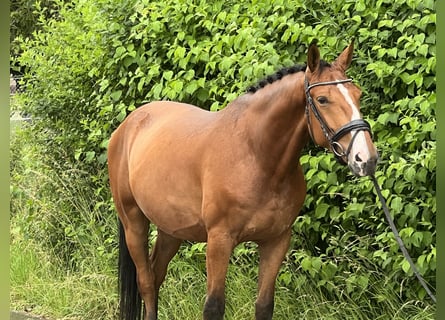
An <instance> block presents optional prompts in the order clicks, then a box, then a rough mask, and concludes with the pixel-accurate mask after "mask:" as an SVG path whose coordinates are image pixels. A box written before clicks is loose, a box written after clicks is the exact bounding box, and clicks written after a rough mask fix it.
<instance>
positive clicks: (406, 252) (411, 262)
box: [370, 175, 436, 303]
mask: <svg viewBox="0 0 445 320" xmlns="http://www.w3.org/2000/svg"><path fill="white" fill-rule="evenodd" d="M370 177H371V180H372V182H373V183H374V187H375V190H376V191H377V195H378V197H379V199H380V202H381V203H382V207H383V211H384V212H385V217H386V220H387V221H388V224H389V226H390V227H391V230H392V232H393V233H394V237H395V238H396V240H397V243H398V244H399V247H400V250H402V253H403V256H404V257H405V259H406V260H407V261H408V263H409V265H410V267H411V269H412V270H413V271H414V274H415V275H416V277H417V279H418V280H419V282H420V284H421V285H422V287H423V288H424V289H425V291H426V292H427V293H428V295H429V296H430V298H431V300H433V301H434V303H436V296H435V295H434V294H433V293H432V292H431V290H430V288H428V286H427V284H426V282H425V280H424V279H423V277H422V276H421V275H420V273H419V271H418V270H417V268H416V265H415V264H414V262H413V259H411V256H410V255H409V253H408V250H406V247H405V245H404V244H403V241H402V239H401V238H400V235H399V232H398V231H397V228H396V225H395V224H394V221H393V220H392V218H391V215H390V214H389V209H388V206H387V205H386V201H385V198H384V197H383V195H382V191H381V189H380V186H379V184H378V183H377V179H376V177H375V176H374V175H372V176H370Z"/></svg>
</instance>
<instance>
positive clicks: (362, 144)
mask: <svg viewBox="0 0 445 320" xmlns="http://www.w3.org/2000/svg"><path fill="white" fill-rule="evenodd" d="M337 88H338V90H340V92H341V93H342V95H343V97H344V98H345V100H346V102H347V103H348V105H349V106H350V107H351V120H350V121H352V120H357V119H361V117H360V112H359V110H358V107H357V106H356V105H355V104H354V101H352V98H351V96H350V95H349V92H348V89H346V87H345V86H344V85H343V84H341V83H340V84H337ZM355 132H356V130H352V131H351V139H352V137H353V136H354V134H355ZM357 154H358V155H359V157H360V159H361V160H362V161H363V162H366V161H368V159H369V158H370V157H371V153H370V152H369V149H368V145H367V143H366V139H365V132H364V131H360V132H359V133H358V134H357V136H356V137H355V140H354V142H353V144H352V148H351V153H350V155H351V156H352V159H348V160H349V161H351V160H352V161H356V160H355V155H357Z"/></svg>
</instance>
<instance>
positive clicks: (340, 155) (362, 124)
mask: <svg viewBox="0 0 445 320" xmlns="http://www.w3.org/2000/svg"><path fill="white" fill-rule="evenodd" d="M346 82H352V79H344V80H336V81H326V82H315V83H312V84H309V82H308V80H307V77H306V75H305V76H304V92H305V94H306V109H305V113H306V117H307V121H308V127H309V134H310V135H311V138H312V141H314V142H315V140H314V135H313V132H312V124H311V117H310V114H309V113H310V110H312V112H313V113H314V116H315V118H316V119H317V120H318V122H319V123H320V126H321V130H322V131H323V133H324V136H325V137H326V140H327V141H328V142H329V145H330V147H331V149H332V152H333V153H334V155H335V157H336V158H337V160H338V161H339V162H340V163H342V164H346V163H347V160H345V159H347V158H348V156H349V153H350V152H351V149H352V145H353V144H354V140H355V138H356V136H357V134H358V133H359V132H360V131H363V130H365V131H368V132H369V133H371V126H370V125H369V123H368V122H366V121H365V120H363V119H356V120H352V121H350V122H348V123H347V124H345V125H344V126H342V127H341V128H340V129H338V130H337V131H334V130H332V129H331V128H330V127H329V125H328V124H327V122H326V120H325V119H324V118H323V116H322V115H321V113H320V111H319V110H318V109H317V107H316V106H315V104H314V101H313V99H312V97H311V94H310V90H311V89H312V88H314V87H318V86H327V85H335V84H341V83H346ZM352 131H355V133H354V135H353V136H352V139H351V141H350V142H349V145H348V148H347V149H346V150H344V148H343V146H342V145H341V144H340V142H339V140H340V139H341V138H342V137H343V136H345V135H346V134H347V133H349V132H352Z"/></svg>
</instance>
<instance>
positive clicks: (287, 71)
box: [246, 60, 330, 93]
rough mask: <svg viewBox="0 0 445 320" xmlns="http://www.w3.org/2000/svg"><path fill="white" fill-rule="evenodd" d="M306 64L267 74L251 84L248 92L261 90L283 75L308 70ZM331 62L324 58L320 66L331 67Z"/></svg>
mask: <svg viewBox="0 0 445 320" xmlns="http://www.w3.org/2000/svg"><path fill="white" fill-rule="evenodd" d="M306 66H307V65H306V64H299V65H295V66H292V67H285V68H282V69H280V70H278V71H277V72H275V73H274V74H273V75H270V76H267V77H266V78H264V79H263V80H261V81H259V82H258V83H257V84H256V85H253V86H250V87H249V88H247V90H246V92H247V93H255V92H257V91H258V90H260V89H261V88H264V87H265V86H266V85H268V84H270V83H273V82H275V81H277V80H280V79H282V78H283V77H285V76H287V75H289V74H293V73H297V72H301V71H305V70H306ZM329 66H330V64H329V63H327V62H326V61H324V60H320V68H321V70H322V69H323V68H324V67H329Z"/></svg>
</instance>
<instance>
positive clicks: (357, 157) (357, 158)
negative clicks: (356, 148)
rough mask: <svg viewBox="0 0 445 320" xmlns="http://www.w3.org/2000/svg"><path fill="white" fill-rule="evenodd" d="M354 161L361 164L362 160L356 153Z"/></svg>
mask: <svg viewBox="0 0 445 320" xmlns="http://www.w3.org/2000/svg"><path fill="white" fill-rule="evenodd" d="M355 161H357V162H362V158H360V155H359V153H357V154H356V155H355Z"/></svg>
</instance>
